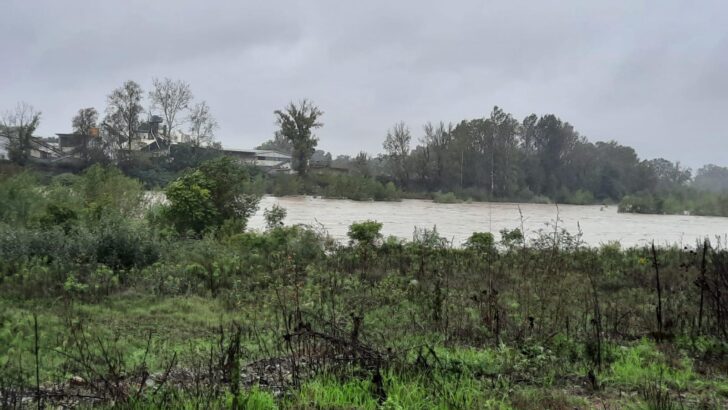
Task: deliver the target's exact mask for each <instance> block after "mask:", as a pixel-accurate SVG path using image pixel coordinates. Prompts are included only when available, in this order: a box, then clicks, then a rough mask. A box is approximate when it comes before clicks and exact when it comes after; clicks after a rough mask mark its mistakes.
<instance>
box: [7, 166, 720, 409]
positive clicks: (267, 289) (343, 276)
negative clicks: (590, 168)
mask: <svg viewBox="0 0 728 410" xmlns="http://www.w3.org/2000/svg"><path fill="white" fill-rule="evenodd" d="M141 192H142V190H141V186H139V185H138V184H136V183H134V182H133V181H131V180H129V179H127V178H126V177H123V176H121V175H120V174H118V173H116V172H114V171H113V170H98V169H97V170H94V171H90V172H89V173H87V174H85V175H82V176H62V178H56V179H54V180H53V181H45V182H40V181H38V180H36V179H33V178H32V177H31V176H28V175H25V174H20V175H16V176H13V177H6V178H5V179H3V180H2V181H0V202H2V203H0V205H2V206H0V220H1V221H2V223H0V407H2V408H22V407H37V406H38V405H39V404H40V406H41V407H47V408H57V407H58V406H68V407H79V408H86V407H107V408H160V407H161V408H195V409H197V408H249V409H487V408H493V409H511V408H513V409H544V408H549V409H572V408H598V409H604V408H608V409H621V408H624V409H642V408H644V409H681V408H706V409H720V408H726V406H728V344H726V342H727V341H728V333H727V332H728V316H727V315H728V252H726V251H725V250H724V249H723V248H722V246H721V244H719V243H713V244H711V243H710V242H709V241H706V242H704V243H699V244H695V246H693V247H689V248H656V249H652V248H649V247H647V248H632V249H622V248H621V247H620V246H619V244H616V243H615V244H609V245H605V246H602V247H600V248H589V247H586V246H584V245H583V244H582V243H581V241H580V237H579V235H578V234H576V235H572V234H569V233H567V232H564V231H562V230H560V229H558V228H557V226H556V224H554V226H552V227H551V228H552V229H547V230H544V231H541V232H534V233H532V234H531V235H529V236H528V237H527V238H526V237H524V236H523V235H522V234H521V232H520V231H519V230H514V231H509V232H502V235H501V237H502V240H501V241H500V242H494V240H493V236H492V235H490V234H488V233H474V234H473V236H472V237H471V238H470V240H469V241H468V243H467V244H466V245H465V246H464V247H462V248H454V247H452V246H451V245H450V244H449V243H448V241H447V240H445V239H443V238H441V237H440V236H439V235H438V234H437V232H436V231H435V230H434V229H433V230H418V231H416V232H415V234H414V237H413V240H411V241H401V240H397V239H395V238H383V237H382V236H381V235H380V234H379V232H380V230H381V225H380V224H378V223H376V222H374V221H363V222H361V223H358V224H354V225H352V226H351V228H350V232H349V236H350V239H351V240H350V242H349V243H347V244H341V243H336V242H334V241H332V240H331V239H329V238H328V237H327V236H326V234H325V232H321V231H318V230H316V229H314V228H312V227H291V226H285V225H282V224H281V223H280V221H281V218H283V217H284V216H285V212H281V211H280V210H278V211H275V212H274V211H270V212H268V213H267V214H268V216H269V219H270V221H269V222H270V226H269V229H268V230H267V231H265V232H245V231H243V230H242V229H240V227H239V225H232V226H231V225H230V224H229V223H227V222H226V223H224V224H223V225H221V226H220V228H219V229H216V230H210V231H205V232H201V233H199V234H195V233H188V234H181V233H180V232H179V231H176V230H174V229H170V227H169V225H166V224H165V223H164V218H163V216H164V210H160V209H146V208H144V204H143V203H142V201H141V198H142V197H143V196H142V195H141Z"/></svg>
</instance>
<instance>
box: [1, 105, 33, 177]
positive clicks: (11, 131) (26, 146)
mask: <svg viewBox="0 0 728 410" xmlns="http://www.w3.org/2000/svg"><path fill="white" fill-rule="evenodd" d="M39 124H40V111H36V109H35V108H33V106H32V105H30V104H28V103H25V102H20V103H18V104H17V105H16V106H15V109H14V110H12V111H7V112H6V113H5V114H3V116H2V118H1V119H0V136H1V137H5V138H6V139H7V142H8V145H7V149H8V156H9V157H10V160H12V161H14V162H16V163H18V164H20V165H24V164H25V163H26V162H28V159H30V149H31V147H32V141H33V133H34V132H35V130H36V128H38V125H39Z"/></svg>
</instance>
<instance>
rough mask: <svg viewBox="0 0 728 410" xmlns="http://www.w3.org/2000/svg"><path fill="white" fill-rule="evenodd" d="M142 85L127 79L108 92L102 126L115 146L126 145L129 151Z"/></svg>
mask: <svg viewBox="0 0 728 410" xmlns="http://www.w3.org/2000/svg"><path fill="white" fill-rule="evenodd" d="M142 95H143V92H142V87H141V86H140V85H139V84H137V83H136V82H134V81H127V82H125V83H124V84H123V85H122V86H121V87H119V88H117V89H115V90H114V91H112V92H111V94H109V97H108V99H107V100H108V106H107V107H106V119H105V120H104V126H105V127H106V128H107V131H108V132H109V133H110V134H111V135H112V136H113V137H114V139H115V141H116V144H115V145H116V147H115V148H117V149H118V150H122V149H123V147H124V146H126V150H127V153H129V152H131V143H132V140H133V139H134V137H135V136H136V132H137V129H138V128H139V124H140V115H141V114H142V112H143V111H144V109H143V108H142V104H141V103H142Z"/></svg>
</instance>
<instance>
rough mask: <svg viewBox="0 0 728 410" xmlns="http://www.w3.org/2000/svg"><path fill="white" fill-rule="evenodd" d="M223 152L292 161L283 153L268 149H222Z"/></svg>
mask: <svg viewBox="0 0 728 410" xmlns="http://www.w3.org/2000/svg"><path fill="white" fill-rule="evenodd" d="M222 150H223V151H226V152H240V153H243V154H251V155H256V156H264V157H268V158H278V159H282V160H284V159H291V156H290V155H288V154H284V153H282V152H278V151H273V150H268V149H247V148H234V147H222Z"/></svg>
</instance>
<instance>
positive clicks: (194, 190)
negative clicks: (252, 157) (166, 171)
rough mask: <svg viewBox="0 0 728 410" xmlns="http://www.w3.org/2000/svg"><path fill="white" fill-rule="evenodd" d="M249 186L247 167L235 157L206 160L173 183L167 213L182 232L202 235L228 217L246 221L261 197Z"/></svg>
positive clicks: (168, 195) (168, 191) (169, 189)
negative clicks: (236, 160)
mask: <svg viewBox="0 0 728 410" xmlns="http://www.w3.org/2000/svg"><path fill="white" fill-rule="evenodd" d="M250 188H251V187H250V176H249V174H248V172H247V170H246V169H245V168H244V167H242V166H240V165H239V164H237V163H236V162H235V160H233V159H232V158H228V157H221V158H219V159H214V160H210V161H206V162H204V163H203V164H202V165H200V166H199V167H198V168H197V169H195V170H194V171H189V172H187V173H186V174H185V175H183V176H182V177H180V178H178V179H177V180H176V181H174V182H173V183H172V184H170V186H169V187H168V188H167V190H166V191H165V192H166V195H167V200H168V201H169V205H168V206H167V208H166V214H167V217H168V218H169V221H170V222H171V223H172V224H173V225H174V227H175V228H176V229H177V231H178V232H180V233H185V232H187V231H188V230H190V231H193V232H194V233H196V234H200V233H202V232H203V231H205V230H207V229H210V228H213V227H219V226H222V225H223V223H224V222H225V221H228V220H237V221H240V222H242V223H243V224H244V223H245V221H246V220H247V219H248V217H249V216H250V215H252V214H253V213H254V212H255V210H256V209H257V207H258V201H259V199H260V197H259V196H258V195H257V193H255V192H251V189H250Z"/></svg>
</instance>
